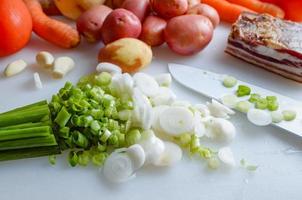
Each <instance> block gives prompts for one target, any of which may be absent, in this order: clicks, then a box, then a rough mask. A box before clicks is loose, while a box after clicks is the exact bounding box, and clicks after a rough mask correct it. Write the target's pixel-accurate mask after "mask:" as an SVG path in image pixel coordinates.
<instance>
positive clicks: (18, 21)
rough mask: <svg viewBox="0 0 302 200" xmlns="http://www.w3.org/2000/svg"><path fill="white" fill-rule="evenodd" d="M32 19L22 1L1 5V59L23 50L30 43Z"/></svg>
mask: <svg viewBox="0 0 302 200" xmlns="http://www.w3.org/2000/svg"><path fill="white" fill-rule="evenodd" d="M31 31H32V19H31V16H30V13H29V12H28V10H27V8H26V5H25V4H24V2H23V1H22V0H9V1H1V3H0V36H1V40H0V57H2V56H8V55H11V54H13V53H15V52H17V51H19V50H20V49H22V48H23V47H24V46H25V45H26V44H27V43H28V41H29V39H30V36H31Z"/></svg>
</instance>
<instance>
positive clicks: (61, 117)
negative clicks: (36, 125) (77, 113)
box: [54, 107, 71, 127]
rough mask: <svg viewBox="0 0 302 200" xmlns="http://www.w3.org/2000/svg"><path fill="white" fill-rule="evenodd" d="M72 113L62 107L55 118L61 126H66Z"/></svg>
mask: <svg viewBox="0 0 302 200" xmlns="http://www.w3.org/2000/svg"><path fill="white" fill-rule="evenodd" d="M70 117H71V114H69V112H68V111H67V109H66V108H65V107H62V109H61V110H60V112H59V113H58V115H57V117H56V119H55V120H54V121H55V122H56V123H57V124H58V125H59V126H60V127H64V126H66V124H67V122H68V121H69V119H70Z"/></svg>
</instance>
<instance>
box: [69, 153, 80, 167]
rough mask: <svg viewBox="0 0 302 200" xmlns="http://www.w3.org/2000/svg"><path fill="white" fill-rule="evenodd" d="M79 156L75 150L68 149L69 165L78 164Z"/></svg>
mask: <svg viewBox="0 0 302 200" xmlns="http://www.w3.org/2000/svg"><path fill="white" fill-rule="evenodd" d="M78 161H79V157H78V154H77V153H76V152H75V151H70V152H69V154H68V162H69V164H70V166H71V167H75V166H76V165H77V164H78Z"/></svg>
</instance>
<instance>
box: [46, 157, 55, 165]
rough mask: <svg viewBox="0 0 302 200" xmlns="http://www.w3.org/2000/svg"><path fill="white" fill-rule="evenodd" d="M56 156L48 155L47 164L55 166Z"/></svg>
mask: <svg viewBox="0 0 302 200" xmlns="http://www.w3.org/2000/svg"><path fill="white" fill-rule="evenodd" d="M56 161H57V159H56V155H50V156H48V162H49V163H50V164H51V165H55V164H56Z"/></svg>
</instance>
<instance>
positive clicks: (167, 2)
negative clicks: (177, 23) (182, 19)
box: [150, 0, 188, 18]
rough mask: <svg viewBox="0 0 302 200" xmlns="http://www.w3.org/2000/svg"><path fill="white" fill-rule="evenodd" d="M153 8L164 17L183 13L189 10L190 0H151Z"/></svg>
mask: <svg viewBox="0 0 302 200" xmlns="http://www.w3.org/2000/svg"><path fill="white" fill-rule="evenodd" d="M150 3H151V7H152V10H153V11H155V12H156V13H157V14H159V15H160V16H161V17H163V18H172V17H176V16H179V15H183V14H185V13H186V12H187V10H188V0H150Z"/></svg>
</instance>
